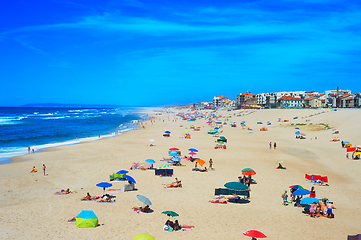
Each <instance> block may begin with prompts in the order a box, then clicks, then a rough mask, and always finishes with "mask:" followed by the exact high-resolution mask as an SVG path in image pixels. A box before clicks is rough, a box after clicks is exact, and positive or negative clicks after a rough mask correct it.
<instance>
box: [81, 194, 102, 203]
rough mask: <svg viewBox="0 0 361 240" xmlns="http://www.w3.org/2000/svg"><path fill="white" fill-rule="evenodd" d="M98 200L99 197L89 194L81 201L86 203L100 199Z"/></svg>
mask: <svg viewBox="0 0 361 240" xmlns="http://www.w3.org/2000/svg"><path fill="white" fill-rule="evenodd" d="M98 198H99V197H98V196H91V195H90V194H89V193H87V194H86V196H85V197H83V198H82V199H80V200H82V201H86V200H88V201H90V200H94V199H98Z"/></svg>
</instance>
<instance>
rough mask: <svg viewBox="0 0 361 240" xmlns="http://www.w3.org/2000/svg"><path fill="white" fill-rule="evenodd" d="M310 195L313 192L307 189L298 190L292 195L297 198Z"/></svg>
mask: <svg viewBox="0 0 361 240" xmlns="http://www.w3.org/2000/svg"><path fill="white" fill-rule="evenodd" d="M310 193H311V191H309V190H307V189H298V190H296V191H294V192H293V193H292V194H293V195H295V196H303V195H308V194H310Z"/></svg>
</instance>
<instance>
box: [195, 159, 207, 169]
mask: <svg viewBox="0 0 361 240" xmlns="http://www.w3.org/2000/svg"><path fill="white" fill-rule="evenodd" d="M196 162H197V163H199V165H201V167H203V164H204V163H205V162H206V161H204V160H202V159H197V160H196Z"/></svg>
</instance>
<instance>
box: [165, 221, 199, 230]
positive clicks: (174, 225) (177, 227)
mask: <svg viewBox="0 0 361 240" xmlns="http://www.w3.org/2000/svg"><path fill="white" fill-rule="evenodd" d="M194 227H195V226H193V225H184V224H183V225H180V224H179V222H178V220H175V221H174V222H173V221H171V220H169V219H168V220H167V221H166V222H165V226H164V229H165V230H166V229H168V231H170V232H171V231H177V230H181V229H182V228H194Z"/></svg>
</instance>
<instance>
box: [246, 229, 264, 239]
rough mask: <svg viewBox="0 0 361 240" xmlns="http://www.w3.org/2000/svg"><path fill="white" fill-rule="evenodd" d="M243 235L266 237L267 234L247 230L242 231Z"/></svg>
mask: <svg viewBox="0 0 361 240" xmlns="http://www.w3.org/2000/svg"><path fill="white" fill-rule="evenodd" d="M243 235H245V236H248V237H253V238H266V237H267V236H266V235H264V234H263V233H261V232H260V231H257V230H249V231H247V232H244V233H243Z"/></svg>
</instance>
